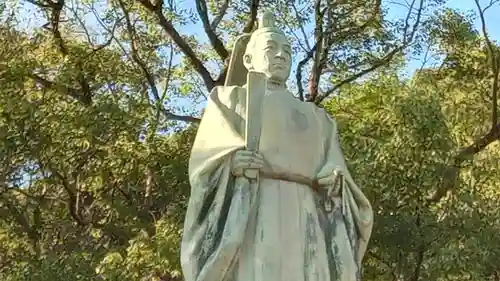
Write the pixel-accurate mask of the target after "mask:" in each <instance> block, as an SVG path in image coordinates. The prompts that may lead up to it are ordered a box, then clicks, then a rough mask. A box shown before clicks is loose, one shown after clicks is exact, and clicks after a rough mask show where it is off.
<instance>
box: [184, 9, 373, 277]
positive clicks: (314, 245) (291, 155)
mask: <svg viewBox="0 0 500 281" xmlns="http://www.w3.org/2000/svg"><path fill="white" fill-rule="evenodd" d="M291 60H292V51H291V46H290V43H289V42H288V41H287V38H286V37H285V35H284V34H283V33H282V32H281V31H280V30H279V29H278V28H276V27H275V25H274V19H273V15H272V14H270V13H264V14H263V16H262V17H261V18H260V20H259V25H258V29H257V30H256V31H255V32H253V33H252V34H251V35H248V34H245V35H243V36H241V37H240V38H239V39H238V40H237V42H236V44H235V46H234V50H233V54H232V56H231V61H230V67H229V70H228V77H227V80H226V84H225V86H221V87H216V88H214V90H213V91H212V92H211V94H210V96H209V101H208V104H207V107H206V109H205V112H204V115H203V118H202V121H201V123H200V125H199V128H198V132H197V135H196V139H195V142H194V146H193V149H192V152H191V158H190V161H189V178H190V183H191V197H190V200H189V205H188V210H187V214H186V220H185V224H184V233H183V239H182V246H181V264H182V269H183V273H184V277H185V280H186V281H279V280H281V281H354V280H360V278H361V277H360V275H361V274H360V271H361V260H362V258H363V255H364V254H365V251H366V248H367V243H368V240H369V238H370V235H371V230H372V225H373V212H372V208H371V205H370V203H369V201H368V200H367V198H366V197H365V195H364V194H363V192H362V191H361V189H360V188H359V187H358V186H357V185H356V183H355V182H354V180H353V178H352V177H351V175H350V173H349V171H348V170H347V167H346V164H345V162H344V156H343V154H342V151H341V149H340V146H339V142H338V132H337V126H336V123H335V121H334V120H332V119H331V118H330V117H329V116H328V115H327V114H326V113H325V112H324V111H323V110H322V109H320V108H318V107H316V106H315V105H314V104H313V103H305V102H301V101H299V100H298V99H296V98H295V97H294V96H293V95H292V93H290V92H289V91H288V90H287V88H286V86H285V83H286V80H287V79H288V76H289V75H290V69H291ZM248 71H252V73H255V72H258V73H263V74H264V75H265V78H266V79H265V80H266V81H265V84H264V85H265V87H264V88H262V87H258V86H255V85H254V82H255V83H261V82H262V81H261V80H259V79H256V80H255V81H254V82H252V81H250V80H249V81H248V83H247V77H250V75H248V76H247V74H248ZM248 79H250V78H248ZM260 85H262V83H261V84H260ZM259 89H260V90H259ZM247 93H248V95H247ZM249 95H260V97H261V98H262V99H263V102H262V103H261V106H259V107H260V108H258V109H259V110H260V111H257V110H256V109H255V108H253V109H251V106H248V108H247V101H248V99H247V98H248V97H250V96H249ZM253 106H254V105H253ZM247 110H248V111H249V112H250V111H251V112H250V113H249V114H248V116H247V112H246V111H247ZM255 112H258V113H255ZM252 114H254V115H252ZM256 115H259V116H257V117H259V120H262V121H261V124H260V125H261V127H260V129H259V133H260V134H259V136H258V137H259V138H260V141H259V146H258V151H252V150H250V149H249V146H248V143H246V140H247V141H248V137H249V136H246V134H249V132H248V131H245V128H246V127H245V126H246V125H248V124H250V123H251V122H250V121H252V120H253V119H252V118H254V117H255V116H256ZM254 124H255V122H254ZM252 134H254V132H252ZM252 170H253V171H258V172H257V173H245V171H252Z"/></svg>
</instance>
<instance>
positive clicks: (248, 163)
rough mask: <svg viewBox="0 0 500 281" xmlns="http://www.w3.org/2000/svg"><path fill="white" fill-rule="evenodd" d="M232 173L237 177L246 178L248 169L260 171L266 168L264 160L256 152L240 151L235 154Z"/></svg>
mask: <svg viewBox="0 0 500 281" xmlns="http://www.w3.org/2000/svg"><path fill="white" fill-rule="evenodd" d="M231 163H232V165H231V166H232V173H233V175H234V176H235V177H242V176H244V175H245V174H244V172H245V170H246V169H253V170H260V169H262V168H263V167H264V159H263V158H262V156H261V155H260V154H258V153H256V152H253V151H248V150H238V151H236V152H235V153H234V154H233V159H232V162H231Z"/></svg>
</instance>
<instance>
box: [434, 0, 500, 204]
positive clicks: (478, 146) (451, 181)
mask: <svg viewBox="0 0 500 281" xmlns="http://www.w3.org/2000/svg"><path fill="white" fill-rule="evenodd" d="M474 1H475V3H476V6H477V9H478V12H479V17H480V19H481V28H482V32H483V35H484V39H485V41H486V45H487V50H488V56H489V60H490V63H491V64H490V67H491V72H492V74H493V78H492V81H491V84H492V85H491V97H492V109H491V129H490V130H489V132H488V133H486V134H485V135H484V136H482V137H480V138H479V139H477V140H476V141H475V142H474V143H472V144H471V145H469V146H467V147H464V148H462V149H461V150H460V151H459V152H458V154H457V155H455V157H453V158H452V160H451V164H450V165H448V166H447V167H446V168H445V170H444V171H443V176H442V179H441V181H440V182H439V184H438V187H437V189H436V191H435V192H434V194H433V195H432V196H430V197H429V198H428V200H429V201H430V202H433V203H437V202H439V201H440V200H441V199H442V198H443V197H444V196H446V194H447V193H448V191H450V190H453V189H455V188H456V186H457V185H458V179H459V176H460V169H461V166H462V164H463V163H464V162H465V161H467V160H469V159H472V157H474V155H475V154H477V153H479V152H481V151H482V150H484V149H485V148H486V147H488V145H490V144H491V143H493V142H494V141H497V140H499V139H500V124H499V123H498V91H499V85H498V83H499V74H500V73H499V72H500V62H499V59H500V58H499V56H498V50H497V47H496V46H495V45H494V44H493V42H492V41H491V40H490V38H489V36H488V33H487V31H486V21H485V18H484V12H485V11H486V10H487V9H488V8H490V7H491V6H492V5H493V4H494V3H496V2H498V0H491V1H490V4H489V5H488V6H487V7H485V8H484V9H483V8H481V5H480V4H479V0H474Z"/></svg>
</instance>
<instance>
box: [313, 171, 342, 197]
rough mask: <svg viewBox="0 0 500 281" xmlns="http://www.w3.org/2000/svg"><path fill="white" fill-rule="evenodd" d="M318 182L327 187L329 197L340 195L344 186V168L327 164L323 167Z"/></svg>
mask: <svg viewBox="0 0 500 281" xmlns="http://www.w3.org/2000/svg"><path fill="white" fill-rule="evenodd" d="M317 179H318V184H319V185H320V186H323V187H325V188H327V190H328V197H331V196H334V197H335V196H339V195H340V188H341V186H342V184H341V183H342V181H343V175H342V169H341V168H340V167H337V166H333V165H332V164H327V165H325V166H324V167H323V169H321V171H320V172H319V173H318V175H317Z"/></svg>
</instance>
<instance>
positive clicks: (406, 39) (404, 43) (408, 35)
mask: <svg viewBox="0 0 500 281" xmlns="http://www.w3.org/2000/svg"><path fill="white" fill-rule="evenodd" d="M416 1H417V0H413V1H412V3H411V5H410V8H409V11H408V13H407V15H406V18H405V25H404V28H403V35H402V37H403V38H402V40H401V43H400V44H399V46H396V47H394V49H393V50H392V51H390V52H388V53H387V54H385V55H384V56H383V57H381V58H379V59H377V60H374V61H373V62H372V63H371V66H370V67H368V68H366V69H364V70H361V71H359V72H358V73H355V74H353V75H351V76H350V77H348V78H346V79H344V80H343V81H340V82H338V83H336V84H335V85H334V86H333V87H332V88H330V89H329V90H327V91H326V92H325V93H323V94H322V95H320V96H318V97H317V98H316V99H314V102H315V103H316V104H320V103H321V102H322V101H323V100H324V99H325V98H327V97H328V96H330V95H331V94H332V93H334V92H335V91H337V90H338V89H339V88H340V87H342V86H344V85H345V84H348V83H350V82H353V81H355V80H356V79H358V78H360V77H362V76H364V75H366V74H368V73H371V72H372V71H374V70H376V69H378V68H380V67H382V66H385V65H387V64H389V63H390V62H391V61H392V59H393V58H394V56H395V55H396V54H398V53H399V52H401V51H403V50H404V49H405V48H406V47H408V46H409V44H410V43H411V42H412V41H413V38H414V37H415V34H416V32H417V29H418V27H419V25H420V20H421V16H422V11H423V5H424V0H419V7H418V8H417V13H416V19H415V22H414V23H413V26H412V28H411V31H410V17H411V15H412V13H413V9H414V6H415V2H416ZM377 3H378V4H377V5H376V6H377V7H378V8H377V7H376V9H379V8H380V6H378V5H380V3H381V2H380V1H377ZM377 13H378V12H377V11H375V12H374V13H373V14H372V17H370V19H369V20H368V21H367V22H365V24H363V25H361V26H359V27H358V28H359V30H358V32H360V31H362V30H363V29H365V28H366V27H368V26H369V25H370V24H371V23H372V22H373V21H374V19H375V16H376V15H377ZM358 28H357V29H358Z"/></svg>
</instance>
